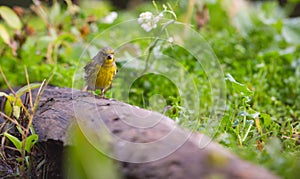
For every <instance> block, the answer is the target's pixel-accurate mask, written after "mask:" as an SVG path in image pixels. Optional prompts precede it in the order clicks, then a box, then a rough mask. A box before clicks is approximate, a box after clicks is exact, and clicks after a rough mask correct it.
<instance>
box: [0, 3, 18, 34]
mask: <svg viewBox="0 0 300 179" xmlns="http://www.w3.org/2000/svg"><path fill="white" fill-rule="evenodd" d="M0 15H1V17H2V19H3V20H4V21H5V22H6V23H7V24H8V25H9V26H10V27H11V28H13V29H17V30H19V29H21V28H22V24H21V21H20V19H19V17H18V16H17V14H16V13H15V12H14V11H13V10H12V9H10V8H9V7H7V6H0Z"/></svg>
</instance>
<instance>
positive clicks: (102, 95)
mask: <svg viewBox="0 0 300 179" xmlns="http://www.w3.org/2000/svg"><path fill="white" fill-rule="evenodd" d="M104 92H105V89H101V93H100V97H101V98H105V96H104Z"/></svg>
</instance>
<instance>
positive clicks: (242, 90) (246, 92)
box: [225, 73, 253, 96]
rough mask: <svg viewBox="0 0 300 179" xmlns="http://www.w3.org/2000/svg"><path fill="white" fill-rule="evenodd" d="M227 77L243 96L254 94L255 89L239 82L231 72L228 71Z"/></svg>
mask: <svg viewBox="0 0 300 179" xmlns="http://www.w3.org/2000/svg"><path fill="white" fill-rule="evenodd" d="M225 79H226V80H228V81H230V82H231V84H232V87H233V89H234V90H236V91H237V92H239V93H241V94H242V95H243V96H250V95H253V91H251V90H250V89H249V88H248V87H247V86H246V85H245V84H242V83H239V82H237V81H236V80H235V79H234V78H233V77H232V76H231V74H229V73H227V74H226V77H225Z"/></svg>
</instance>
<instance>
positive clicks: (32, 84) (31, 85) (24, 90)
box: [16, 83, 42, 97]
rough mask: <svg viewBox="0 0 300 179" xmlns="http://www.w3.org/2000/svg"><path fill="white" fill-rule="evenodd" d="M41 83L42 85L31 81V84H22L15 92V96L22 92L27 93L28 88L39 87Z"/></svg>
mask: <svg viewBox="0 0 300 179" xmlns="http://www.w3.org/2000/svg"><path fill="white" fill-rule="evenodd" d="M41 85H42V84H41V83H31V84H29V86H28V85H26V86H23V87H22V88H20V89H19V90H18V91H17V92H16V95H17V97H20V96H22V95H23V94H25V93H27V92H28V91H29V89H30V90H33V89H36V88H39V87H40V86H41Z"/></svg>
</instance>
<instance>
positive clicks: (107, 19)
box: [101, 11, 118, 24]
mask: <svg viewBox="0 0 300 179" xmlns="http://www.w3.org/2000/svg"><path fill="white" fill-rule="evenodd" d="M117 17H118V13H117V12H114V11H113V12H111V13H109V14H108V15H107V16H105V17H104V18H103V19H101V20H102V22H103V23H106V24H111V23H113V22H114V21H115V20H116V19H117Z"/></svg>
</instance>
